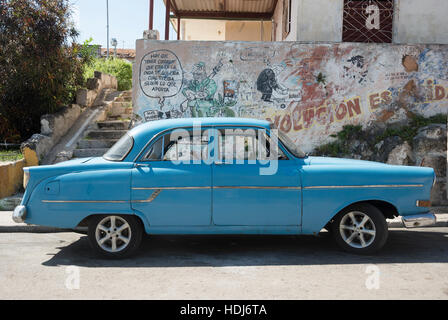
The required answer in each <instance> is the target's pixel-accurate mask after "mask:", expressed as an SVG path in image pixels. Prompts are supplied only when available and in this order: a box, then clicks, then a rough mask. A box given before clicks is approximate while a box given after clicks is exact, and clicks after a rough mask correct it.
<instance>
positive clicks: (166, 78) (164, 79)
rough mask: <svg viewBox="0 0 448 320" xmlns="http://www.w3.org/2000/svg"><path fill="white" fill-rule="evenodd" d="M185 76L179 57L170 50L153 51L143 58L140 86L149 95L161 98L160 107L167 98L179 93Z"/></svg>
mask: <svg viewBox="0 0 448 320" xmlns="http://www.w3.org/2000/svg"><path fill="white" fill-rule="evenodd" d="M183 78H184V72H183V70H182V65H181V63H180V61H179V58H178V57H177V56H176V54H175V53H174V52H172V51H170V50H155V51H151V52H149V53H147V54H146V55H145V56H144V57H143V58H142V61H141V63H140V88H141V90H142V92H143V93H144V94H145V95H146V96H147V97H150V98H157V99H159V104H160V108H163V105H164V102H165V99H166V98H169V97H174V96H175V95H177V94H178V93H179V91H180V89H181V88H182V82H183Z"/></svg>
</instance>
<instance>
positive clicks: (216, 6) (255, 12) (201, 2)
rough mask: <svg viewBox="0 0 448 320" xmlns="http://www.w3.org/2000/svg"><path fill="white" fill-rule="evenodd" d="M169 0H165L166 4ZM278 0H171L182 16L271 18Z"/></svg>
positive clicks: (175, 12) (176, 11)
mask: <svg viewBox="0 0 448 320" xmlns="http://www.w3.org/2000/svg"><path fill="white" fill-rule="evenodd" d="M167 1H169V0H164V2H165V4H166V2H167ZM277 2H278V0H171V10H172V11H173V12H174V14H175V15H176V16H180V17H181V18H202V19H204V18H215V19H232V18H233V19H260V20H261V19H263V20H267V19H271V17H272V15H273V13H274V10H275V7H276V5H277Z"/></svg>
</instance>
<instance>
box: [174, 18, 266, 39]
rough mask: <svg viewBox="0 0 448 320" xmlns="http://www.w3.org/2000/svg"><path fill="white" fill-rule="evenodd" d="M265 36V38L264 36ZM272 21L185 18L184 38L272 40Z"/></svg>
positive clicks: (183, 26) (182, 27)
mask: <svg viewBox="0 0 448 320" xmlns="http://www.w3.org/2000/svg"><path fill="white" fill-rule="evenodd" d="M262 37H263V38H262ZM271 37H272V22H271V21H264V22H263V26H262V23H261V21H226V20H203V19H201V20H198V19H183V20H182V21H181V39H182V40H201V41H207V40H209V41H225V40H229V41H271Z"/></svg>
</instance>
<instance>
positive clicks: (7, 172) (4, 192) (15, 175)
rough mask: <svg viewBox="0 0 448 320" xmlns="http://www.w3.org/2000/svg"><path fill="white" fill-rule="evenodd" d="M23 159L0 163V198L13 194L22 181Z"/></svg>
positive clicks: (24, 163)
mask: <svg viewBox="0 0 448 320" xmlns="http://www.w3.org/2000/svg"><path fill="white" fill-rule="evenodd" d="M25 165H26V161H25V159H22V160H18V161H14V162H9V163H2V164H0V199H1V198H5V197H9V196H11V195H13V194H14V193H15V192H16V191H17V190H18V189H19V188H20V186H21V185H22V183H23V168H24V167H25Z"/></svg>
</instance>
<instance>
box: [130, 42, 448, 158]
mask: <svg viewBox="0 0 448 320" xmlns="http://www.w3.org/2000/svg"><path fill="white" fill-rule="evenodd" d="M447 60H448V45H388V44H387V45H381V44H380V45H378V44H350V43H339V44H336V43H333V44H304V43H299V42H203V41H202V42H194V41H193V42H186V41H153V40H138V41H137V58H136V61H137V62H136V67H135V68H134V90H133V94H134V97H133V98H134V101H133V102H134V111H135V112H136V113H137V114H138V115H139V116H140V117H142V118H143V119H145V120H146V121H151V120H156V119H160V118H169V117H172V118H175V117H189V116H199V115H203V116H235V117H251V118H260V119H268V120H270V121H272V122H275V123H276V124H277V125H278V126H279V127H280V128H281V129H282V130H283V131H284V132H286V133H288V134H289V135H290V136H291V138H292V139H294V141H295V142H296V143H297V144H298V145H300V146H301V147H302V149H304V151H311V150H312V149H313V148H314V147H316V146H318V145H321V144H323V143H326V142H329V141H330V140H332V139H331V138H330V137H329V135H331V134H334V133H336V132H339V131H340V130H341V129H342V127H343V126H344V125H346V124H361V125H363V126H364V127H368V126H369V125H370V124H371V122H375V121H376V122H379V123H382V124H387V123H396V122H405V121H407V118H408V117H409V116H410V115H411V114H412V113H416V114H421V115H424V116H431V115H434V114H438V113H442V112H446V110H447V108H448V78H447V74H448V65H447V64H446V61H447ZM198 71H199V74H201V71H202V72H203V74H204V75H205V77H206V79H201V81H202V80H203V81H204V82H203V84H204V85H203V86H202V87H201V85H198V83H195V82H194V81H193V73H198ZM263 77H264V78H269V77H271V78H272V79H271V80H272V81H271V85H269V84H268V83H267V82H263V81H262V78H263ZM275 84H278V85H275ZM270 86H271V87H270ZM272 86H273V88H272ZM270 92H272V94H270ZM201 95H202V97H201Z"/></svg>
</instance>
